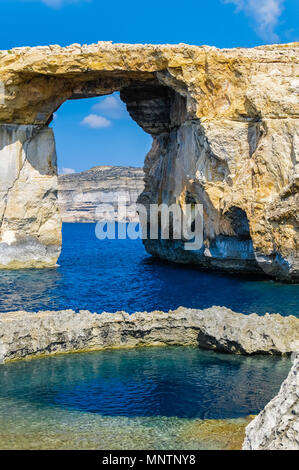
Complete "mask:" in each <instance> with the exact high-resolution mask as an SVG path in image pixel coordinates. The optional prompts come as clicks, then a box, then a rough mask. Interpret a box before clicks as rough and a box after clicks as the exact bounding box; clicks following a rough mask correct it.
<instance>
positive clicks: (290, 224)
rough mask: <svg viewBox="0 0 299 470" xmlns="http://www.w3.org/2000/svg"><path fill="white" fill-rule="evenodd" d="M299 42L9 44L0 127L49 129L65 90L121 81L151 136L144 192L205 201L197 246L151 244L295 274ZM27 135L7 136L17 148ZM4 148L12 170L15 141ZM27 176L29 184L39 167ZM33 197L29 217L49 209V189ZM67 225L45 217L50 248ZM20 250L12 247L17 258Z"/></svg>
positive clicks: (153, 248) (185, 256)
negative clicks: (248, 45) (232, 45)
mask: <svg viewBox="0 0 299 470" xmlns="http://www.w3.org/2000/svg"><path fill="white" fill-rule="evenodd" d="M298 49H299V47H298V43H292V44H282V45H271V46H262V47H257V48H253V49H224V50H218V49H216V48H214V47H207V46H203V47H198V46H188V45H185V44H179V45H138V44H136V45H128V44H112V43H103V42H100V43H98V44H93V45H90V46H87V45H84V46H80V45H78V44H73V45H72V46H69V47H65V48H61V47H60V46H57V45H54V46H49V47H35V48H16V49H12V50H10V51H2V52H0V80H2V81H3V83H4V104H0V134H1V136H2V135H3V133H4V134H5V133H6V132H7V124H15V125H16V124H19V125H22V126H24V125H26V126H28V128H27V131H26V132H30V129H32V126H33V125H34V126H37V129H40V130H41V131H43V129H44V128H45V126H47V125H48V123H49V122H50V121H51V119H52V115H53V112H54V111H55V110H56V109H57V108H58V107H59V106H60V105H61V104H62V103H63V102H64V101H66V100H67V99H77V98H84V97H89V96H90V97H92V96H100V95H105V94H110V93H113V92H114V91H117V90H119V91H120V96H121V99H122V100H123V101H124V102H125V103H126V105H127V108H128V111H129V112H130V114H131V116H132V118H133V119H135V121H136V122H137V123H138V124H139V125H140V126H141V127H142V128H143V129H144V130H145V131H146V132H148V133H150V134H151V135H152V136H153V139H154V141H153V146H152V149H151V151H150V152H149V154H148V155H147V157H146V162H145V173H146V178H145V190H144V192H143V194H142V196H141V197H140V202H143V203H144V204H145V205H147V206H148V205H149V204H151V203H155V202H159V203H161V202H166V203H173V202H178V203H179V204H180V205H181V206H182V208H184V204H185V203H186V202H187V201H191V202H193V203H201V204H203V209H204V246H203V247H202V249H201V250H199V251H198V252H190V251H189V252H187V251H184V250H183V247H182V243H180V242H179V241H177V240H174V241H172V240H170V241H167V242H164V241H163V240H162V241H161V240H148V241H147V240H146V241H145V245H146V248H147V250H148V251H149V252H150V253H152V254H153V255H156V256H160V257H162V258H166V259H170V260H173V261H177V262H195V263H198V264H200V265H201V266H203V267H207V268H212V269H227V270H235V271H246V272H248V271H252V272H265V273H267V274H268V275H270V276H274V277H276V278H278V279H284V280H287V281H298V277H299V274H298V272H299V263H298V243H299V241H298V239H299V237H298V212H297V207H298V173H299V172H298V164H299V160H298V158H299V157H298V142H299V131H298V114H299V100H298V89H299V79H298V77H299V65H298V61H299V59H298ZM2 139H3V137H1V140H2ZM5 145H6V146H7V145H8V144H5ZM20 145H22V141H21V140H18V141H17V142H14V143H12V144H10V146H9V147H10V150H9V152H12V153H14V154H15V153H17V151H16V149H17V147H18V146H20ZM0 152H1V153H0V160H1V162H4V163H1V165H2V166H3V165H4V167H5V172H7V171H8V167H9V163H8V161H7V158H6V154H7V152H8V150H7V149H6V148H5V147H4V148H3V149H2V151H0ZM3 152H4V153H3ZM40 158H42V152H40ZM4 167H3V168H4ZM26 181H27V194H31V193H30V191H31V186H32V182H31V177H30V178H28V179H27V180H26ZM53 182H54V181H53ZM53 189H54V184H53V186H52V188H51V191H50V193H49V195H47V196H46V197H45V202H46V206H47V202H48V197H52V194H53ZM34 198H35V200H34V201H32V203H34V204H35V206H36V214H35V215H34V217H33V219H34V221H35V220H36V219H44V218H45V216H44V215H43V214H40V213H43V211H44V205H43V203H42V202H43V199H42V198H41V196H40V194H34ZM53 204H54V203H53ZM2 205H3V203H2ZM54 206H55V204H54ZM55 210H56V208H55V207H53V211H54V212H55ZM48 217H49V220H50V219H51V217H52V219H51V220H52V221H53V215H52V216H51V217H50V216H48ZM1 219H3V221H4V222H6V218H5V217H4V218H3V216H2V217H1V216H0V220H1ZM18 221H19V223H20V224H21V225H22V222H21V221H20V219H19V218H18V216H16V224H18ZM59 224H60V223H59V221H58V219H57V223H56V224H54V223H52V222H51V223H49V224H48V225H49V227H48V233H49V235H48V237H49V238H50V239H51V243H50V244H49V243H48V241H43V239H41V243H42V244H43V245H45V247H46V248H45V253H46V252H47V249H48V246H52V243H53V244H54V245H57V242H58V238H59V237H58V235H57V232H58V229H59ZM3 230H4V229H3V228H1V236H2V243H1V244H0V246H1V247H2V249H4V251H6V250H7V249H8V248H7V246H6V245H7V244H6V242H5V239H6V238H5V234H4V232H3ZM38 230H39V228H38V226H37V225H36V224H34V222H33V223H32V226H31V227H28V235H29V236H30V237H32V240H33V239H34V240H35V241H36V243H39V240H40V239H39V232H38ZM51 231H52V233H50V232H51ZM24 236H25V235H23V234H20V235H18V238H19V239H20V240H21V239H22V240H23V239H24ZM26 236H27V232H26ZM3 237H4V238H3ZM25 238H26V237H25ZM13 249H14V244H12V245H11V246H10V250H13ZM22 256H23V255H22V253H20V252H18V251H17V249H16V251H15V259H16V260H17V259H19V264H22ZM45 256H46V255H45ZM2 259H3V258H2V256H1V255H0V262H1V263H2V265H3V264H5V262H3V261H2ZM54 263H55V260H54V258H53V264H54ZM33 264H34V263H33ZM46 264H47V263H46Z"/></svg>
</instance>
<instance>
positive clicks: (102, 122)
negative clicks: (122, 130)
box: [81, 114, 111, 129]
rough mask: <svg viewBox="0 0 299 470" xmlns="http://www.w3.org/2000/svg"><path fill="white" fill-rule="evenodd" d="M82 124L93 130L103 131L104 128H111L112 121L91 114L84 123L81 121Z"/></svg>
mask: <svg viewBox="0 0 299 470" xmlns="http://www.w3.org/2000/svg"><path fill="white" fill-rule="evenodd" d="M81 124H83V125H85V126H88V127H90V128H91V129H102V128H104V127H109V126H111V121H109V119H106V118H105V117H103V116H98V115H97V114H89V115H88V116H86V117H85V118H84V119H83V121H81Z"/></svg>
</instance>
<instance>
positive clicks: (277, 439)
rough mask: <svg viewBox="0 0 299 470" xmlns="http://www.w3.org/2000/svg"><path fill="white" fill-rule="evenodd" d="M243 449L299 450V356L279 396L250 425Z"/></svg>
mask: <svg viewBox="0 0 299 470" xmlns="http://www.w3.org/2000/svg"><path fill="white" fill-rule="evenodd" d="M243 450H299V356H298V355H297V358H295V360H294V364H293V367H292V369H291V371H290V373H289V375H288V377H287V378H286V380H285V381H284V382H283V384H282V386H281V388H280V391H279V393H278V395H276V397H275V398H273V400H271V401H270V402H269V403H268V404H267V405H266V406H265V408H264V409H263V410H262V411H261V412H260V414H259V415H258V416H257V417H256V418H255V419H254V420H253V421H252V422H251V423H250V424H249V425H248V426H247V428H246V436H245V441H244V443H243Z"/></svg>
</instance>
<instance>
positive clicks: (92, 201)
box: [58, 166, 144, 222]
mask: <svg viewBox="0 0 299 470" xmlns="http://www.w3.org/2000/svg"><path fill="white" fill-rule="evenodd" d="M143 178H144V173H143V170H142V168H135V167H126V166H123V167H122V166H97V167H94V168H91V169H90V170H87V171H82V172H81V173H73V174H70V175H60V176H59V178H58V202H59V209H60V213H61V218H62V221H63V222H97V221H107V220H109V221H114V220H118V217H120V219H121V220H122V221H123V222H124V221H126V222H129V221H131V222H133V221H134V222H137V221H138V220H139V217H138V214H137V211H136V202H137V198H138V196H139V194H140V193H141V192H142V191H143V189H144V182H143ZM120 203H121V204H122V205H123V206H125V207H126V218H124V219H123V218H122V215H121V214H119V213H118V204H120ZM110 207H111V209H112V208H114V213H113V211H111V213H110V212H109V210H110Z"/></svg>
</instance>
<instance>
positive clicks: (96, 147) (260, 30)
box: [0, 0, 299, 171]
mask: <svg viewBox="0 0 299 470" xmlns="http://www.w3.org/2000/svg"><path fill="white" fill-rule="evenodd" d="M0 7H1V29H0V49H11V48H13V47H16V46H34V45H46V44H60V45H62V46H64V45H68V44H72V43H80V44H89V43H93V42H98V41H100V40H101V41H105V40H107V41H113V42H127V43H155V44H159V43H170V44H174V43H180V42H184V43H188V44H197V45H202V44H208V45H211V46H216V47H220V48H221V47H238V46H239V47H253V46H257V45H261V44H266V43H283V42H291V41H298V40H299V32H298V23H299V21H298V19H299V2H298V0H204V1H200V0H197V1H193V0H192V1H189V0H185V1H184V2H182V1H177V0H159V1H157V0H151V2H147V3H143V2H141V1H140V0H139V1H137V0H133V1H129V0H127V1H119V0H114V1H113V2H105V1H101V0H0ZM52 126H53V128H54V129H55V135H56V141H57V152H58V162H59V167H60V169H63V168H65V169H69V171H72V170H76V171H81V170H84V169H87V168H90V167H91V166H95V165H105V164H121V165H135V166H136V165H142V164H143V160H144V156H145V154H146V152H147V151H148V149H149V148H150V143H151V138H150V136H148V135H147V134H145V133H144V132H143V131H142V129H141V128H140V127H138V125H137V124H135V123H134V122H133V121H132V119H131V118H130V117H129V116H128V114H127V112H126V110H125V108H124V107H123V105H122V103H121V102H120V100H119V96H118V95H117V94H116V95H113V96H112V97H110V99H107V97H106V98H105V97H104V98H97V99H89V100H77V101H68V102H67V103H65V104H64V105H63V106H62V107H61V108H60V109H59V110H58V111H57V113H56V116H55V119H54V121H53V124H52ZM65 171H68V170H65Z"/></svg>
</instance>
